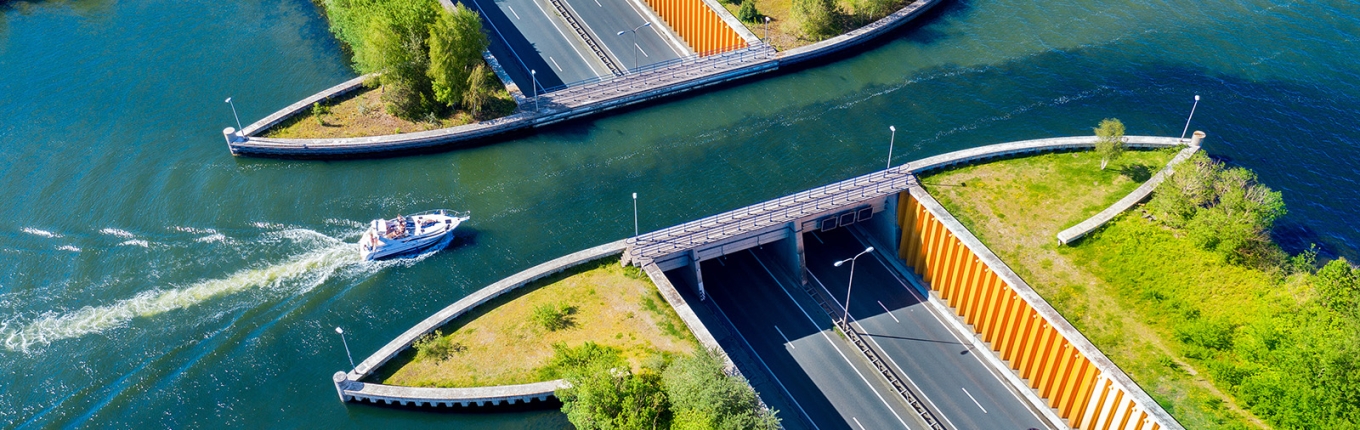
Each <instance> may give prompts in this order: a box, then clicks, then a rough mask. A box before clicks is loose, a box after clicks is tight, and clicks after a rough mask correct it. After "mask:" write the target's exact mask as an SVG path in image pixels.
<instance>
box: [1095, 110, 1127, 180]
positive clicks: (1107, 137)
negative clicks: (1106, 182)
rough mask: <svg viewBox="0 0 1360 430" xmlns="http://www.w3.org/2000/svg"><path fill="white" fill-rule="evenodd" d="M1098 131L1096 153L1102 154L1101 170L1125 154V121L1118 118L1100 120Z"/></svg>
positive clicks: (1096, 129)
mask: <svg viewBox="0 0 1360 430" xmlns="http://www.w3.org/2000/svg"><path fill="white" fill-rule="evenodd" d="M1095 131H1096V153H1097V154H1100V170H1105V166H1106V165H1108V164H1110V162H1111V161H1114V160H1116V159H1118V158H1119V156H1120V155H1123V154H1124V123H1122V122H1120V121H1119V120H1118V119H1114V118H1105V119H1103V120H1100V126H1099V127H1096V128H1095Z"/></svg>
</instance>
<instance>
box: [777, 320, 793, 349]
mask: <svg viewBox="0 0 1360 430" xmlns="http://www.w3.org/2000/svg"><path fill="white" fill-rule="evenodd" d="M774 331H777V332H779V337H782V338H784V343H787V344H789V349H798V348H796V347H794V346H793V342H792V341H790V340H789V337H788V336H786V335H784V331H783V330H780V329H779V326H774Z"/></svg>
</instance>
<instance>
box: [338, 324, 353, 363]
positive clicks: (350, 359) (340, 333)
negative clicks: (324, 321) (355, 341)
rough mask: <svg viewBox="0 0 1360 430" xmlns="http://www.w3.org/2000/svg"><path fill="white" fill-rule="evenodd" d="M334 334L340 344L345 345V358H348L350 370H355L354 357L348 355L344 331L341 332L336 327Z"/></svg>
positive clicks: (347, 344)
mask: <svg viewBox="0 0 1360 430" xmlns="http://www.w3.org/2000/svg"><path fill="white" fill-rule="evenodd" d="M335 332H336V333H337V334H339V335H340V342H343V343H344V344H345V356H346V357H349V367H350V368H351V369H353V368H355V367H356V366H355V365H354V356H353V355H350V354H349V342H348V341H346V340H345V331H344V330H341V329H340V327H336V328H335Z"/></svg>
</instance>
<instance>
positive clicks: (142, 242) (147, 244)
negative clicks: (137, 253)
mask: <svg viewBox="0 0 1360 430" xmlns="http://www.w3.org/2000/svg"><path fill="white" fill-rule="evenodd" d="M118 246H140V247H143V248H150V247H151V243H150V242H147V241H145V240H141V239H133V240H125V241H123V243H119V244H118Z"/></svg>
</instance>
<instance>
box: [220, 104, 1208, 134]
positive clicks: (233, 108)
mask: <svg viewBox="0 0 1360 430" xmlns="http://www.w3.org/2000/svg"><path fill="white" fill-rule="evenodd" d="M226 103H227V104H229V105H231V116H232V117H234V118H236V131H238V132H242V133H245V132H244V131H241V116H240V115H237V114H236V103H232V102H231V97H227V101H226ZM1182 134H1184V133H1182Z"/></svg>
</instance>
